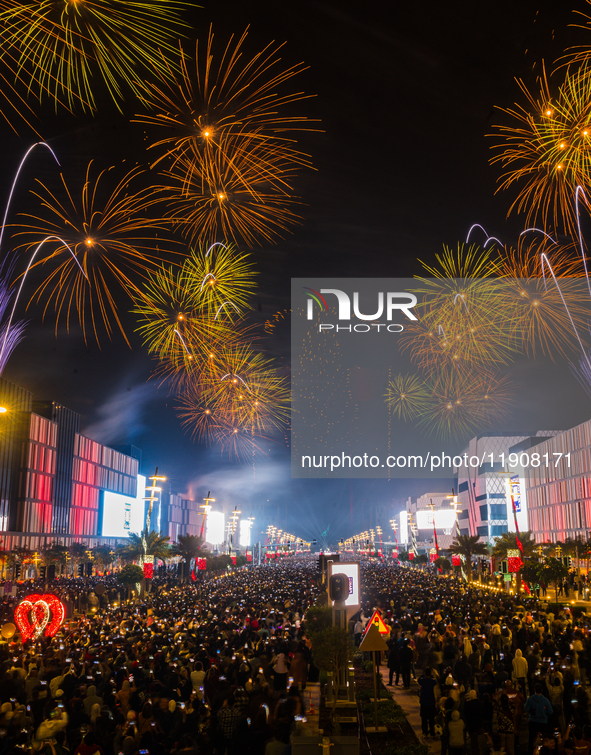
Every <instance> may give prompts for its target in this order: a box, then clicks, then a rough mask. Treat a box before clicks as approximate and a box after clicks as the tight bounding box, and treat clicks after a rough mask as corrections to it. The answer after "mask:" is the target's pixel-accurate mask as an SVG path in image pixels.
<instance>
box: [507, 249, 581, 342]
mask: <svg viewBox="0 0 591 755" xmlns="http://www.w3.org/2000/svg"><path fill="white" fill-rule="evenodd" d="M524 238H525V237H522V241H521V243H520V245H519V247H518V248H517V249H516V250H513V249H510V250H507V251H506V253H505V255H504V256H503V257H502V259H501V260H500V262H499V273H500V274H501V275H502V276H503V282H502V283H503V285H502V286H501V287H500V288H499V299H498V306H499V310H500V311H501V312H502V313H503V314H504V316H505V318H506V320H507V331H508V332H509V331H510V332H511V333H512V334H513V336H514V338H515V339H517V341H518V342H519V343H520V348H521V350H523V351H524V352H525V353H526V354H531V355H532V356H535V354H536V350H537V349H539V350H540V351H541V352H542V353H543V354H547V355H549V356H551V357H554V355H556V354H558V355H560V356H566V355H567V352H568V351H572V349H579V348H580V347H581V341H582V342H583V343H586V342H587V341H588V335H589V318H590V316H591V311H590V306H589V289H588V286H587V281H586V279H585V277H584V267H583V261H582V259H581V258H580V255H579V254H578V253H577V249H576V246H575V245H574V244H569V245H567V246H558V245H557V244H551V243H549V242H548V239H547V238H546V237H544V238H543V239H542V240H541V242H540V241H539V240H538V239H537V238H535V239H534V240H533V241H528V242H527V243H526V241H525V240H524ZM542 255H544V257H542Z"/></svg>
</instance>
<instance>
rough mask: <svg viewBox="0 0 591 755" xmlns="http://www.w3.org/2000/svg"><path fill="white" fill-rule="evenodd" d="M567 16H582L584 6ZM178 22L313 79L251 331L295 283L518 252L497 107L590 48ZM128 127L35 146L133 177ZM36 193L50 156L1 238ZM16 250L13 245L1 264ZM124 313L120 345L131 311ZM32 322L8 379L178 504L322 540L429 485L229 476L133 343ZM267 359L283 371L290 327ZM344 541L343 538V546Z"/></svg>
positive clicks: (283, 464)
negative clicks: (316, 530)
mask: <svg viewBox="0 0 591 755" xmlns="http://www.w3.org/2000/svg"><path fill="white" fill-rule="evenodd" d="M575 6H576V7H577V8H578V9H579V10H583V11H584V10H585V9H586V8H588V5H587V4H586V3H584V2H582V1H581V0H577V2H576V3H575ZM188 17H190V19H191V20H192V23H193V24H194V26H195V28H196V33H197V35H198V36H199V37H200V38H205V36H206V34H207V29H208V26H209V23H210V22H212V23H213V24H214V31H215V33H216V34H217V35H220V36H221V37H223V38H225V37H227V36H228V35H229V34H231V33H233V32H235V33H240V32H241V31H242V30H243V29H244V28H245V27H246V26H247V25H249V24H250V34H249V44H250V45H251V49H252V50H258V49H259V48H261V47H262V46H264V45H265V44H267V43H268V42H270V41H272V40H276V41H277V42H283V41H287V45H286V47H285V48H284V53H283V59H284V61H285V63H286V64H289V65H291V64H294V63H299V62H300V61H304V62H305V63H306V64H307V65H309V69H308V70H307V71H306V72H305V73H304V74H302V76H301V77H300V86H301V88H302V89H304V90H305V91H306V92H307V93H310V94H315V95H317V96H316V97H315V98H314V99H312V100H309V101H307V102H304V103H302V105H301V108H302V112H304V113H306V114H307V115H308V116H310V117H311V118H319V119H321V122H322V124H321V127H322V129H324V133H309V134H304V135H303V136H302V139H301V146H302V148H303V149H304V151H307V152H309V153H310V154H311V155H312V156H313V160H314V165H315V168H316V170H315V171H308V172H307V173H302V174H301V177H300V178H299V179H298V181H297V187H296V188H297V192H298V193H299V194H300V195H301V197H302V200H303V202H304V203H305V206H304V207H303V209H302V215H303V222H302V225H301V226H299V227H296V228H295V229H294V232H293V234H292V235H291V236H288V237H286V238H285V240H283V241H280V242H278V243H277V244H276V245H269V244H267V245H265V246H264V247H262V248H255V249H253V250H252V253H253V256H254V259H255V261H256V263H257V266H258V269H259V271H260V288H259V291H258V293H257V304H258V305H259V307H260V312H261V315H260V316H259V319H264V318H265V317H267V316H272V315H273V313H274V312H276V311H278V310H279V309H282V308H285V307H288V306H289V281H290V278H291V277H304V276H317V277H322V276H337V277H355V276H373V277H382V276H383V277H408V276H412V275H414V274H416V273H418V272H420V266H419V265H418V263H417V259H421V260H425V261H432V260H433V257H434V254H435V253H436V252H438V251H439V250H440V249H441V245H442V244H443V243H449V244H455V243H456V242H457V241H459V240H464V238H465V235H466V231H467V229H468V228H469V227H470V225H471V224H472V223H474V222H479V223H482V225H484V226H485V228H486V229H487V230H488V231H489V233H491V234H494V235H495V236H498V237H500V238H501V239H503V240H508V241H511V240H514V239H515V238H516V236H517V234H518V232H519V230H520V229H521V228H522V227H523V226H522V222H521V220H520V219H519V218H511V219H510V222H509V221H507V220H506V217H505V216H506V211H507V208H508V206H509V204H510V198H509V196H507V195H496V196H495V194H494V192H495V186H496V183H495V182H496V179H497V169H496V168H495V167H491V166H489V164H488V159H489V157H490V148H489V147H490V142H491V140H490V139H487V138H486V134H487V133H489V132H490V130H491V125H492V124H493V123H496V122H498V116H497V115H495V110H494V107H495V105H500V106H509V105H511V104H512V103H513V102H514V101H515V99H518V98H519V91H518V88H517V85H516V83H515V81H514V77H515V76H517V77H523V78H524V79H525V80H526V81H527V83H529V84H532V83H533V81H534V73H533V72H532V67H533V66H534V63H535V64H536V65H537V68H536V70H539V62H540V60H541V58H542V57H544V56H545V57H547V58H548V59H549V61H552V60H553V59H554V58H555V57H556V56H557V54H558V53H559V52H560V50H561V49H563V48H564V46H566V45H567V44H573V43H577V42H585V41H586V40H589V41H591V32H585V31H583V30H580V29H569V28H568V25H569V23H573V22H574V21H575V20H576V17H575V16H573V15H572V13H571V10H570V9H568V8H566V7H564V4H562V3H556V2H553V1H551V0H548V1H546V2H531V1H530V0H521V1H520V2H514V0H513V1H512V2H509V1H507V0H500V1H499V2H495V3H463V2H461V3H460V2H450V3H441V2H415V3H360V2H355V3H352V2H342V0H339V2H333V3H331V2H303V1H302V0H298V2H285V3H277V2H273V3H268V2H265V3H261V2H252V3H242V2H217V3H209V2H206V3H205V7H203V8H194V9H192V10H191V11H190V12H188ZM124 109H125V111H126V112H125V113H124V114H120V113H118V112H117V111H116V110H115V109H114V107H113V106H112V105H110V104H109V103H108V102H105V103H104V105H103V106H102V107H101V109H100V112H99V114H98V115H97V117H96V118H94V119H92V118H88V117H86V118H85V117H82V116H80V117H74V116H71V115H67V114H60V115H58V116H56V115H55V114H54V113H53V112H52V110H51V108H45V110H44V113H45V114H44V117H43V120H42V126H41V127H40V128H41V132H42V134H43V135H44V136H45V137H46V138H47V139H48V141H49V142H50V144H51V145H52V147H53V148H54V149H55V150H56V152H57V154H58V156H59V158H60V161H61V163H62V165H63V167H64V172H65V173H66V174H68V175H80V174H81V173H82V172H83V171H84V169H85V166H86V163H87V161H88V159H90V158H94V159H95V160H96V161H97V164H98V165H99V166H101V167H108V166H110V165H115V164H118V163H119V162H120V161H121V160H123V159H126V160H127V162H128V163H130V162H131V163H133V162H134V161H136V160H140V161H141V160H144V159H145V155H144V153H143V147H142V144H143V142H142V139H141V127H138V126H137V125H130V124H129V122H128V118H129V116H131V115H133V113H135V112H137V107H136V103H134V102H133V101H128V102H127V103H126V105H125V108H124ZM0 129H2V133H3V137H4V144H3V150H2V155H1V156H0V161H1V168H2V175H3V176H4V181H3V191H4V192H5V193H7V191H8V187H9V184H10V182H11V180H12V175H13V173H14V170H15V168H16V166H17V164H18V161H19V159H20V155H22V154H23V153H24V152H25V150H26V148H27V147H28V146H29V144H30V143H31V142H32V141H34V140H35V139H34V137H29V136H27V135H26V133H24V131H23V133H22V134H21V137H20V138H19V139H17V138H15V137H14V136H13V135H11V134H10V133H9V131H8V129H7V128H6V127H4V126H0ZM36 176H42V177H43V179H44V180H46V181H57V173H56V172H55V170H54V166H53V165H52V164H51V161H50V160H49V158H48V157H47V155H43V154H41V153H39V154H38V155H36V157H35V158H34V159H33V160H31V162H30V163H29V165H28V167H27V169H26V170H25V171H24V172H23V175H22V181H21V184H20V188H19V191H18V192H17V195H16V197H15V203H14V209H13V212H12V213H11V220H12V222H18V217H17V213H18V212H19V211H23V210H24V209H26V208H27V207H28V206H30V204H29V203H30V199H28V197H27V190H28V189H29V188H30V187H31V186H32V184H33V180H34V178H35V177H36ZM8 239H10V236H8ZM10 246H11V243H10V241H8V242H7V243H6V244H5V249H7V248H9V247H10ZM123 311H124V314H123V316H124V319H125V322H126V325H127V330H128V332H132V331H133V327H134V321H133V317H132V316H131V315H125V304H123ZM21 314H24V313H23V312H21ZM27 315H28V316H29V317H30V318H31V324H30V326H29V328H28V330H27V337H26V339H25V341H24V342H23V343H22V345H20V346H19V347H18V349H17V350H16V352H15V354H14V355H13V357H12V360H11V362H10V363H9V365H8V367H7V369H6V372H5V376H6V377H7V378H8V379H10V380H12V381H14V382H16V383H19V384H21V385H23V386H25V387H27V388H29V389H30V390H31V391H33V393H34V394H35V397H37V398H46V397H47V398H52V399H55V400H57V401H60V402H62V403H64V404H65V405H67V406H69V407H70V408H72V409H74V410H76V411H79V412H80V413H81V414H82V417H83V427H84V428H85V429H86V430H87V431H88V432H89V434H91V435H93V436H94V437H96V439H97V440H101V441H102V442H105V443H108V444H111V445H117V444H125V443H133V444H134V445H136V446H138V447H139V448H141V449H142V450H143V455H144V456H143V458H144V471H145V472H149V473H150V472H151V471H152V470H153V468H154V467H155V466H156V465H157V466H158V467H159V468H160V470H161V472H163V473H164V474H166V475H167V476H168V477H169V479H170V482H171V485H172V487H173V489H175V490H177V491H179V492H184V491H187V490H189V491H190V492H193V493H194V494H195V495H197V496H200V495H202V494H204V493H205V492H207V490H208V489H211V490H212V494H216V495H217V498H218V500H222V499H224V500H226V501H232V503H234V502H235V503H237V504H238V505H239V508H240V507H241V508H242V510H243V511H247V510H248V505H249V503H250V502H251V501H260V500H269V501H271V502H276V503H277V507H278V509H277V515H278V516H282V517H283V520H284V523H285V517H286V516H287V517H288V523H286V526H283V529H288V530H289V529H290V527H293V528H296V527H297V526H298V524H297V521H298V516H297V513H298V512H299V511H300V510H301V509H302V507H303V508H304V509H305V511H306V512H312V511H314V516H313V517H311V520H312V519H313V520H314V521H316V519H317V520H318V526H319V527H320V526H321V525H322V526H323V527H325V526H326V524H327V523H328V522H329V521H332V519H331V517H332V516H333V514H334V516H335V517H336V519H335V521H338V516H337V513H338V511H339V507H340V506H344V507H345V508H346V509H347V520H348V513H349V505H350V500H351V496H353V503H354V507H355V510H356V511H357V510H359V511H361V507H362V503H363V501H364V500H365V501H366V503H367V502H373V503H377V504H381V505H387V506H391V505H392V503H393V502H394V506H395V508H396V509H397V508H399V507H400V504H401V502H402V500H404V499H405V498H406V496H407V495H409V494H416V493H417V492H418V493H420V492H423V491H424V490H425V484H426V483H425V482H424V481H422V482H421V481H417V482H416V483H412V481H410V482H409V481H405V482H403V483H400V484H397V483H387V482H385V481H372V482H371V484H370V483H369V482H368V483H367V484H363V482H362V481H357V482H355V483H353V484H352V485H351V486H349V484H348V483H347V482H346V481H338V482H335V483H332V484H331V483H326V484H319V483H313V482H312V481H301V480H300V481H293V482H292V481H291V480H290V478H289V459H288V453H287V451H286V450H285V449H284V448H282V447H281V445H277V446H276V447H273V449H272V451H271V454H270V457H269V459H268V460H265V459H262V460H259V461H257V463H256V469H255V470H253V468H252V465H248V464H247V465H244V466H241V467H240V466H236V465H235V464H230V463H228V462H227V461H226V460H225V459H224V458H222V457H220V454H219V451H217V450H216V449H210V450H205V449H204V448H203V447H201V446H199V445H197V444H194V443H193V442H192V440H191V439H190V437H189V436H187V435H186V434H185V432H184V431H183V430H182V429H181V428H180V424H179V421H178V419H177V417H176V414H175V411H174V408H173V403H174V402H173V400H172V399H171V397H169V396H168V395H167V392H166V390H165V389H160V390H158V388H157V384H156V383H155V382H154V381H150V374H151V370H152V367H153V363H152V362H151V361H150V358H149V357H148V356H147V354H146V353H145V352H144V351H143V350H142V348H141V343H140V341H139V339H138V338H137V337H132V339H131V340H132V346H133V348H132V349H131V350H130V349H128V348H127V347H126V346H125V345H124V343H123V341H122V339H121V337H119V336H117V335H115V336H114V338H113V340H112V342H108V341H106V340H105V341H104V342H103V344H102V349H101V350H99V349H98V348H97V346H96V345H95V344H93V343H92V342H90V343H89V344H88V345H87V346H86V345H85V344H84V341H83V339H82V338H81V335H80V333H79V332H78V329H77V328H76V327H73V328H71V330H70V333H69V334H67V333H66V332H65V331H64V330H60V332H59V336H58V338H57V340H56V338H55V335H54V327H53V322H52V320H51V316H50V315H49V316H48V318H47V319H46V321H45V323H42V322H41V310H40V308H39V307H37V308H34V307H33V308H32V309H29V311H28V312H27ZM266 347H267V348H268V350H269V351H270V353H273V354H274V355H276V356H277V358H278V359H279V360H283V363H284V364H285V363H286V360H287V359H288V354H289V330H288V327H285V328H284V329H283V331H280V332H279V334H278V336H276V337H275V339H274V340H272V341H271V342H269V343H267V344H266ZM582 419H586V417H585V418H582ZM446 485H447V483H446ZM319 512H320V513H319ZM323 512H326V516H325V517H324V518H323V516H322V514H323ZM334 512H337V513H334ZM392 513H393V509H392ZM293 514H296V516H292V515H293ZM325 520H326V521H325ZM360 521H361V520H360ZM275 523H277V522H275ZM278 526H282V524H279V525H278ZM335 528H336V529H338V528H337V527H336V525H333V527H332V528H331V530H335ZM307 529H308V530H309V529H310V527H309V526H308V527H307ZM312 529H313V528H312ZM311 534H312V533H311V532H310V531H307V532H306V533H304V532H302V535H304V536H310V535H311ZM335 534H336V533H335ZM349 534H352V531H351V530H350V527H345V528H344V529H343V531H342V532H339V535H338V536H339V537H340V536H341V535H345V536H347V535H349Z"/></svg>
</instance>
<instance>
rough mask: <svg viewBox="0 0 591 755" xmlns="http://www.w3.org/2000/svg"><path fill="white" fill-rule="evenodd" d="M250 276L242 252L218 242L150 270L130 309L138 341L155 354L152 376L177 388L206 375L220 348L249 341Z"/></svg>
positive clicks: (250, 265)
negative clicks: (170, 380) (136, 320)
mask: <svg viewBox="0 0 591 755" xmlns="http://www.w3.org/2000/svg"><path fill="white" fill-rule="evenodd" d="M254 277H255V274H254V271H253V268H252V264H251V262H250V260H249V258H248V255H245V254H240V253H239V252H238V251H237V250H236V249H235V248H233V247H231V246H228V245H225V244H221V243H215V244H212V245H210V246H208V247H200V248H199V249H198V250H196V251H192V252H191V254H190V256H189V257H187V259H186V260H185V261H184V263H183V264H182V265H181V266H171V267H163V268H161V269H159V270H158V271H156V272H155V273H153V274H151V275H150V277H149V280H148V281H146V282H145V285H144V287H143V288H142V291H141V293H140V294H136V295H135V296H134V299H135V308H134V310H133V311H134V312H135V313H136V314H137V315H139V319H140V326H139V327H138V331H139V332H140V333H141V335H142V338H143V341H144V345H145V346H147V348H148V351H149V352H150V353H151V354H154V355H156V356H157V357H158V359H159V362H160V364H159V367H158V369H157V374H158V375H160V376H161V377H165V378H170V377H172V378H173V382H174V383H175V384H176V385H177V386H178V387H180V386H181V385H183V384H184V383H185V382H186V381H187V380H199V379H202V378H203V376H204V375H205V376H207V374H208V373H209V371H210V368H211V365H212V364H214V363H215V362H212V360H216V359H217V357H218V355H219V354H220V352H222V351H224V350H228V349H229V348H230V347H234V348H235V347H237V346H239V345H243V344H245V343H251V342H252V340H253V338H254V333H253V328H252V327H251V326H248V325H245V321H244V313H245V311H246V310H248V309H249V303H248V298H249V296H250V295H251V294H252V288H253V282H254Z"/></svg>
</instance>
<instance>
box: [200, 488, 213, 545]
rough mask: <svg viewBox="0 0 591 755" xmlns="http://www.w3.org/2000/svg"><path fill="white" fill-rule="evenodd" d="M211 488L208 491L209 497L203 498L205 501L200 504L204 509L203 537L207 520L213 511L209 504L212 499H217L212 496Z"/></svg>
mask: <svg viewBox="0 0 591 755" xmlns="http://www.w3.org/2000/svg"><path fill="white" fill-rule="evenodd" d="M210 496H211V490H208V491H207V497H206V498H204V499H203V500H204V501H205V503H202V504H201V506H199V508H200V509H203V521H202V522H201V537H203V533H204V531H205V521H206V519H207V515H208V514H209V512H210V511H211V509H212V507H211V506H210V505H209V502H210V501H215V498H211V497H210Z"/></svg>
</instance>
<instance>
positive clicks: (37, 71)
mask: <svg viewBox="0 0 591 755" xmlns="http://www.w3.org/2000/svg"><path fill="white" fill-rule="evenodd" d="M183 5H184V4H183V3H182V2H177V0H141V1H140V2H131V3H130V2H123V0H71V1H70V2H65V3H53V2H49V0H41V2H37V3H24V2H20V0H3V3H2V5H1V10H0V25H1V41H2V49H3V53H4V56H5V58H6V57H8V58H9V59H10V60H11V61H12V62H13V67H15V69H16V73H17V75H18V76H20V77H21V78H22V79H26V80H27V81H29V90H31V91H33V92H34V94H36V95H37V96H38V97H39V98H40V99H42V98H43V97H44V96H47V95H48V96H50V97H51V98H52V99H54V100H55V102H56V103H63V104H65V105H66V106H67V107H73V106H75V105H81V106H82V107H83V108H84V109H94V107H95V94H94V86H95V84H96V81H97V80H100V84H101V86H102V87H106V89H107V91H108V92H109V94H110V95H111V97H112V98H113V100H114V101H115V102H116V103H117V104H119V103H120V102H121V101H122V100H123V97H124V93H125V89H128V90H130V91H131V92H133V93H134V94H136V95H137V94H139V80H140V79H141V78H142V76H141V72H140V71H141V69H142V68H146V69H149V70H156V71H160V72H168V71H169V70H171V69H172V68H173V64H172V63H171V60H173V59H174V58H175V57H176V56H177V55H178V50H177V47H176V40H177V39H178V35H179V34H180V33H181V31H182V29H183V28H184V26H185V25H184V24H183V22H182V21H181V20H180V16H179V13H180V11H181V9H182V8H183ZM138 69H140V70H139V71H138Z"/></svg>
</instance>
